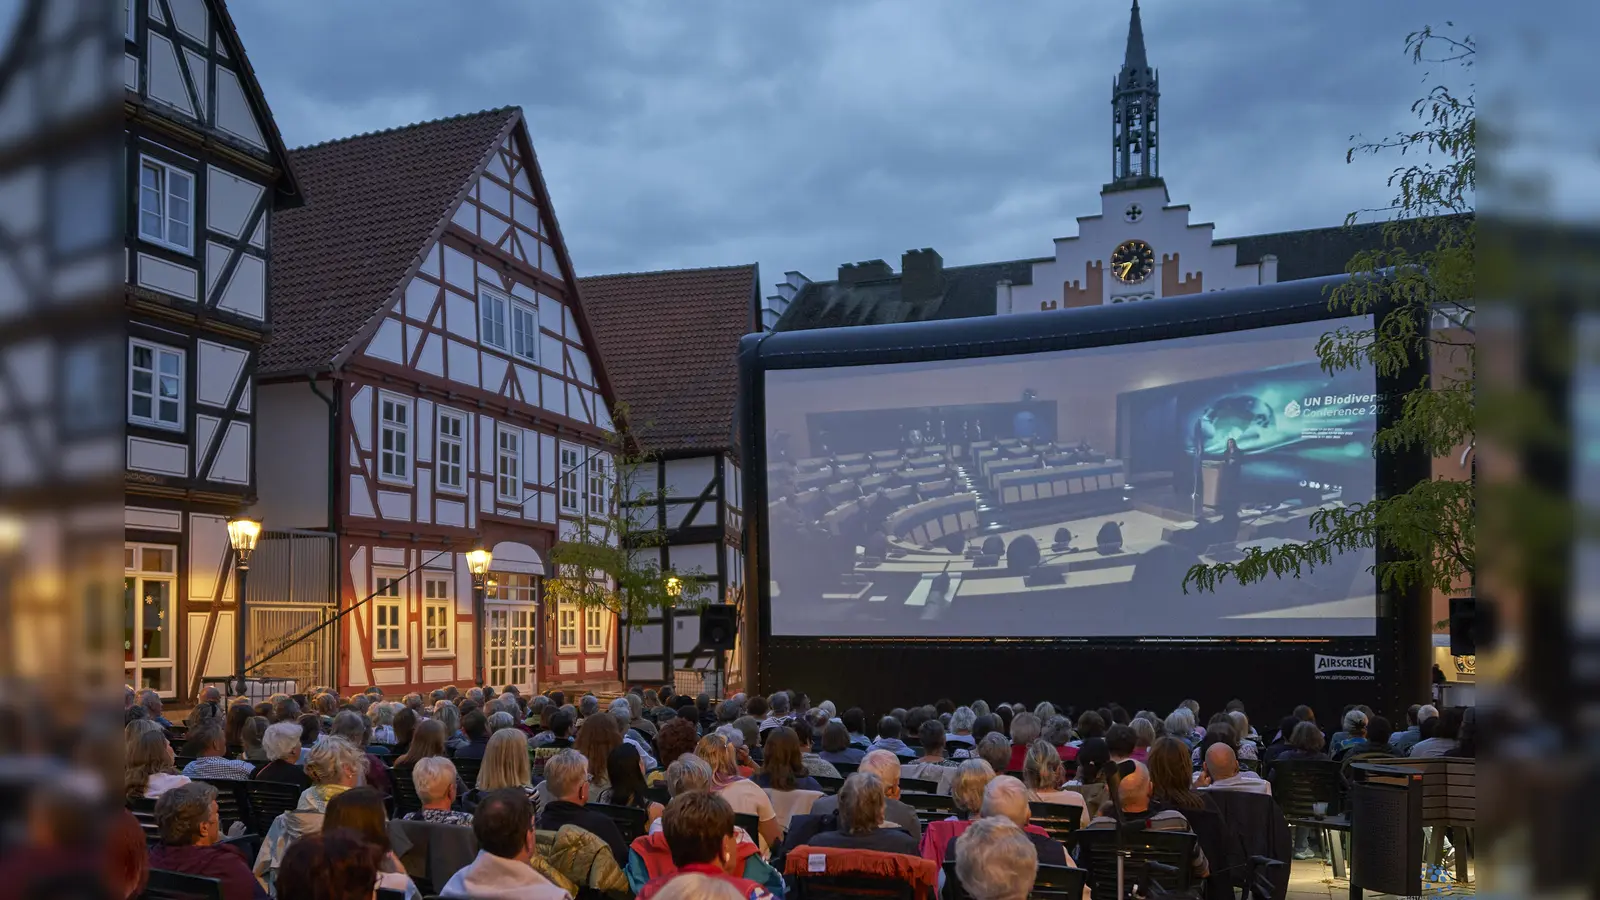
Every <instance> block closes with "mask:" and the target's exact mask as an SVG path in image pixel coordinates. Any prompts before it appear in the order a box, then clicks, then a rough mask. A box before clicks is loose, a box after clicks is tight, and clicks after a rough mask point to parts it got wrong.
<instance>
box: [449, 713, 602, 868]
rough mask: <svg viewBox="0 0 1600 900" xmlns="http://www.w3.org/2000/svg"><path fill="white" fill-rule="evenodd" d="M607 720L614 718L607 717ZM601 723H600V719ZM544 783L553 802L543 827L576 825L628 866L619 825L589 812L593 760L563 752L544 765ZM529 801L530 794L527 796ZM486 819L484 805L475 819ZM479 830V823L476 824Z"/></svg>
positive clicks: (544, 815)
mask: <svg viewBox="0 0 1600 900" xmlns="http://www.w3.org/2000/svg"><path fill="white" fill-rule="evenodd" d="M606 718H610V717H609V716H607V717H606ZM596 721H600V720H598V719H597V720H596ZM544 783H545V788H546V790H547V791H548V792H549V794H550V797H551V800H550V803H549V804H548V805H546V806H545V808H544V811H543V812H541V813H540V814H539V827H540V828H541V829H543V830H545V831H559V830H560V829H561V826H563V825H576V826H578V827H579V828H581V829H583V830H584V831H587V832H589V833H590V834H593V835H594V836H595V837H598V838H600V839H601V840H602V841H605V842H606V846H608V847H610V848H611V856H612V858H613V859H615V860H616V863H617V865H618V866H619V867H620V866H624V865H627V863H628V844H627V842H626V841H624V840H623V839H622V832H621V831H620V830H619V829H618V828H617V824H616V823H615V822H613V821H611V819H610V817H608V816H606V815H605V814H604V813H601V812H597V811H595V810H592V809H585V808H584V807H585V805H586V804H588V802H589V791H590V786H589V761H588V760H587V759H584V757H583V754H582V753H579V752H578V751H576V750H563V751H561V752H560V753H557V754H556V755H555V756H553V757H551V759H550V761H549V762H547V763H545V765H544ZM523 799H524V800H526V799H527V795H526V794H524V795H523ZM482 816H483V809H482V806H481V805H480V806H479V808H478V810H477V811H476V812H475V813H474V817H475V818H481V817H482ZM474 827H476V824H474Z"/></svg>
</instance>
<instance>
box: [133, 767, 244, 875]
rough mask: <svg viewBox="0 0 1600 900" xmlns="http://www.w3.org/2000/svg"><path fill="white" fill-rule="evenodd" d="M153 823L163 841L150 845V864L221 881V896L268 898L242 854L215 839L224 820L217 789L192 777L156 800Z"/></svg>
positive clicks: (219, 835) (218, 837)
mask: <svg viewBox="0 0 1600 900" xmlns="http://www.w3.org/2000/svg"><path fill="white" fill-rule="evenodd" d="M156 827H157V828H159V829H160V830H161V843H159V844H157V845H156V846H154V847H151V848H150V868H152V869H164V870H166V871H169V872H182V873H184V874H185V875H199V876H202V877H205V878H215V879H217V880H218V881H220V882H222V896H223V900H266V898H267V892H266V891H265V890H264V889H263V888H262V887H261V882H259V881H257V880H256V877H255V875H253V874H251V872H250V864H249V863H248V862H245V859H244V854H242V853H240V852H239V850H238V849H237V848H235V847H232V846H230V845H227V844H221V843H218V841H220V840H221V839H222V823H221V821H220V820H219V818H218V815H217V789H216V788H214V787H212V786H211V785H209V784H206V783H205V782H203V781H191V782H189V783H188V784H186V785H183V786H181V787H175V788H172V789H171V790H169V791H167V792H166V793H164V794H162V795H161V799H159V800H157V801H156Z"/></svg>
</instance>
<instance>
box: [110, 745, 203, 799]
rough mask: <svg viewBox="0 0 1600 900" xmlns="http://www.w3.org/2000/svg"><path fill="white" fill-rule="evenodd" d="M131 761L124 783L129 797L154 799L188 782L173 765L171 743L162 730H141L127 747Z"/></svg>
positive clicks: (186, 777) (129, 760) (124, 789)
mask: <svg viewBox="0 0 1600 900" xmlns="http://www.w3.org/2000/svg"><path fill="white" fill-rule="evenodd" d="M127 753H128V761H127V765H126V776H125V780H124V782H123V794H124V796H125V797H126V798H127V799H130V800H131V799H134V798H136V797H143V798H145V799H149V800H153V799H156V798H157V797H160V796H161V795H162V794H164V793H166V792H167V791H170V790H172V789H173V788H175V787H181V786H183V785H186V784H188V783H189V778H188V776H185V775H179V774H178V770H177V769H176V768H174V767H173V765H172V760H173V756H172V744H171V743H170V742H168V741H167V736H166V734H165V733H163V732H162V731H161V730H160V729H154V730H147V731H144V732H143V733H141V734H140V735H139V736H138V737H137V738H135V739H134V740H133V742H132V743H131V744H130V745H129V746H128V748H127Z"/></svg>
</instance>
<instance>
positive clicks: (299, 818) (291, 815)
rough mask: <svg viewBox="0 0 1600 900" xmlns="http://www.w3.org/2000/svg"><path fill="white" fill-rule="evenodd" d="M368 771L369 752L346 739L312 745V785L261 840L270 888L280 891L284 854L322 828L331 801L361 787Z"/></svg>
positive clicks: (263, 874) (261, 866)
mask: <svg viewBox="0 0 1600 900" xmlns="http://www.w3.org/2000/svg"><path fill="white" fill-rule="evenodd" d="M366 773H367V755H366V753H364V752H363V750H362V748H360V747H357V746H355V745H354V744H352V743H350V742H349V741H347V740H345V739H344V738H342V737H339V736H338V735H334V734H330V735H326V736H324V737H323V738H322V740H320V741H318V742H317V743H316V744H315V745H313V746H312V748H311V755H310V757H309V758H308V759H307V760H306V774H307V775H309V776H310V777H311V787H310V788H308V789H306V790H305V791H304V792H302V793H301V794H300V801H299V802H298V803H297V804H296V805H295V808H294V810H293V811H291V812H286V813H283V814H282V815H280V816H278V817H277V818H276V819H274V820H273V821H272V827H271V828H269V829H268V830H267V835H266V838H265V839H264V840H263V841H262V843H261V852H260V853H258V854H257V855H256V864H255V867H254V871H255V874H256V877H257V878H259V879H260V880H261V882H262V883H263V884H265V885H266V886H267V888H268V890H269V891H274V892H275V891H276V882H277V878H278V867H279V865H281V864H282V862H283V854H284V853H285V852H287V851H288V849H289V847H290V846H292V845H293V844H294V842H295V841H298V840H299V839H300V838H302V837H304V836H306V835H308V834H316V833H318V832H320V831H322V817H323V814H324V813H326V812H327V811H328V801H330V800H332V799H333V798H334V797H337V796H339V795H340V794H342V793H344V792H345V791H348V790H350V789H351V788H353V787H359V786H360V785H361V782H362V779H363V778H364V777H365V776H366Z"/></svg>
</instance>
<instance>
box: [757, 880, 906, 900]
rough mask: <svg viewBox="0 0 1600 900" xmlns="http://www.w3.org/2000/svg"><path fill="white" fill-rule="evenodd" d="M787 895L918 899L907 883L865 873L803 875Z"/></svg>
mask: <svg viewBox="0 0 1600 900" xmlns="http://www.w3.org/2000/svg"><path fill="white" fill-rule="evenodd" d="M785 896H787V897H791V898H795V900H859V898H862V897H870V898H873V900H917V892H916V889H915V888H913V887H911V886H910V885H908V884H904V883H902V882H900V881H897V880H895V879H892V878H868V877H866V876H864V875H800V876H797V877H796V878H795V880H794V889H793V890H791V891H790V892H789V893H788V894H786V895H785Z"/></svg>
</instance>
